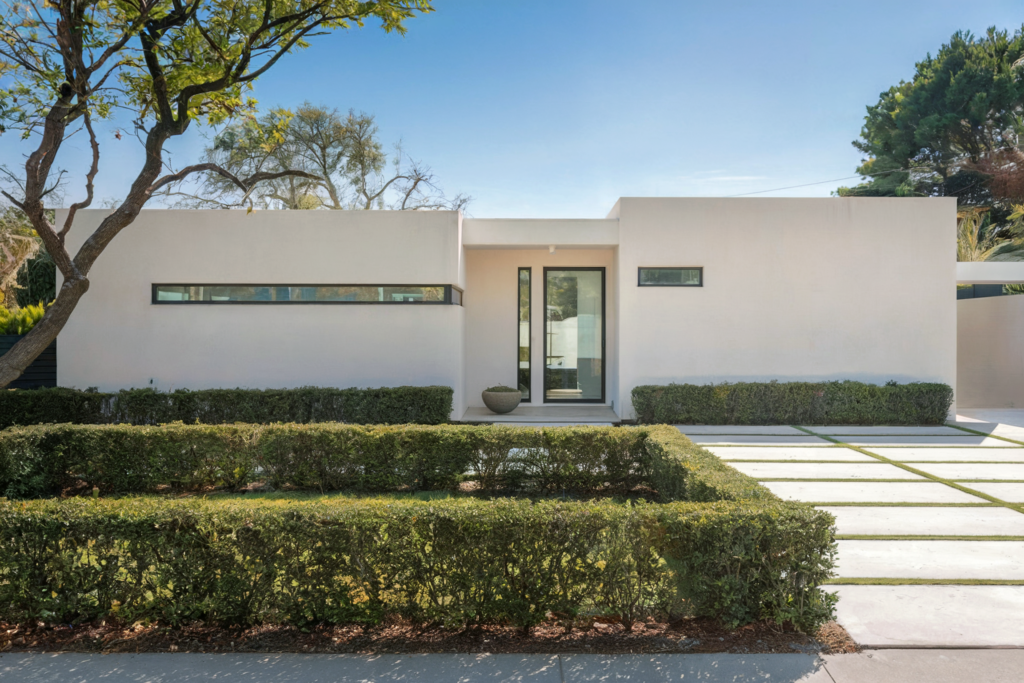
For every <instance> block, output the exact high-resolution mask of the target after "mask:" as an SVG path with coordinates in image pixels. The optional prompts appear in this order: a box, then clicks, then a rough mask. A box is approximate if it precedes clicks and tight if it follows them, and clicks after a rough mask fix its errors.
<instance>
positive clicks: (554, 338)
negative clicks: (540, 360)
mask: <svg viewBox="0 0 1024 683" xmlns="http://www.w3.org/2000/svg"><path fill="white" fill-rule="evenodd" d="M544 317H545V321H544V355H545V360H544V402H545V403H557V402H560V401H561V402H567V403H588V402H589V403H603V402H604V268H545V269H544Z"/></svg>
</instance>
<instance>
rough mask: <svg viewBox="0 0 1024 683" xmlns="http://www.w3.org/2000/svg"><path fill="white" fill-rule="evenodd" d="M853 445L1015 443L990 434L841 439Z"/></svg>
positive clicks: (987, 445)
mask: <svg viewBox="0 0 1024 683" xmlns="http://www.w3.org/2000/svg"><path fill="white" fill-rule="evenodd" d="M840 440H841V441H843V442H844V443H848V444H851V445H853V446H970V447H972V448H1006V447H1008V446H1009V447H1011V448H1013V447H1014V445H1013V444H1012V443H1010V442H1009V441H1003V440H1002V439H993V438H992V437H990V436H976V435H970V434H965V435H964V436H849V437H843V438H842V439H840Z"/></svg>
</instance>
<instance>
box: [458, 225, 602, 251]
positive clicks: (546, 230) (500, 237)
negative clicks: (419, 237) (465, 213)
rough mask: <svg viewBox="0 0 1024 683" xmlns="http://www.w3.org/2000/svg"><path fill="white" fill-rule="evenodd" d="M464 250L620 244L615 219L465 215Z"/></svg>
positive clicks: (574, 247)
mask: <svg viewBox="0 0 1024 683" xmlns="http://www.w3.org/2000/svg"><path fill="white" fill-rule="evenodd" d="M462 245H463V246H464V247H465V248H466V249H549V248H550V247H555V248H556V249H608V248H611V247H617V246H618V245H619V221H618V219H614V218H613V219H576V218H567V219H559V218H554V219H515V218H465V219H463V221H462Z"/></svg>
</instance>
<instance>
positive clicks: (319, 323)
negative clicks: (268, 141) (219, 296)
mask: <svg viewBox="0 0 1024 683" xmlns="http://www.w3.org/2000/svg"><path fill="white" fill-rule="evenodd" d="M64 213H65V212H58V218H57V220H58V223H62V222H63V220H64V216H63V215H62V214H64ZM107 213H108V212H106V211H99V210H93V211H82V212H79V213H78V216H77V217H76V220H75V227H74V229H73V230H72V231H71V233H70V234H69V236H68V246H69V248H70V249H71V253H72V254H73V253H74V252H75V250H76V249H77V248H78V246H79V245H80V244H81V242H82V241H84V239H85V238H86V237H87V236H88V235H89V234H90V233H91V232H92V230H93V229H94V228H95V226H96V225H98V223H99V221H100V220H102V218H103V217H104V216H106V215H107ZM460 228H461V225H460V217H459V214H458V213H455V212H429V213H427V212H388V211H374V212H369V211H352V212H348V211H256V212H254V213H252V214H248V215H247V214H246V213H245V212H244V211H172V210H152V211H143V212H142V213H141V214H140V216H139V218H138V219H137V220H136V221H135V222H134V223H133V224H132V225H130V226H129V227H128V228H126V229H125V230H124V231H123V232H122V233H121V234H119V235H118V236H117V237H115V238H114V240H113V241H112V242H111V243H110V246H109V247H108V248H107V249H106V251H105V252H104V253H103V255H102V256H100V258H99V260H98V261H97V262H96V264H95V266H94V267H93V270H92V272H91V273H90V274H89V280H90V283H91V284H90V288H89V291H88V293H86V295H85V296H84V297H83V298H82V300H81V303H80V304H79V305H78V308H77V309H76V310H75V312H74V314H73V315H72V316H71V320H70V321H69V322H68V324H67V326H66V327H65V329H64V331H63V332H62V333H61V336H60V363H59V367H58V383H59V384H60V385H61V386H72V387H78V388H82V389H84V388H86V387H98V388H99V389H102V390H114V389H121V388H129V387H155V388H157V389H160V390H164V391H166V390H172V389H181V388H185V389H205V388H217V387H229V388H230V387H250V388H285V387H300V386H310V385H312V386H333V387H353V386H354V387H381V386H399V385H415V386H424V385H431V384H439V385H446V386H450V387H453V388H454V389H455V406H454V410H453V416H455V417H460V416H461V415H462V413H463V412H464V405H463V399H462V388H463V374H462V373H463V361H462V358H463V352H464V351H463V340H464V330H463V328H464V310H463V308H462V307H461V306H426V305H424V306H419V305H344V304H342V305H328V304H286V305H154V304H153V303H152V302H151V287H152V285H153V284H154V283H179V284H186V283H192V284H290V285H296V284H323V285H330V284H378V285H384V284H393V285H394V284H423V285H448V284H450V285H457V286H460V287H464V285H465V283H464V275H463V273H464V267H463V264H462V250H461V248H460V246H459V245H460V234H459V232H460Z"/></svg>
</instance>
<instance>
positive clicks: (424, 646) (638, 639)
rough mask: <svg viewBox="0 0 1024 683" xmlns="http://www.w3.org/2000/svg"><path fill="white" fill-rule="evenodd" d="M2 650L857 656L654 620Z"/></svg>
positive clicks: (194, 635)
mask: <svg viewBox="0 0 1024 683" xmlns="http://www.w3.org/2000/svg"><path fill="white" fill-rule="evenodd" d="M0 651H7V652H57V651H64V652H105V653H110V652H308V653H311V652H317V653H338V654H340V653H359V654H389V653H393V654H408V653H427V652H449V653H451V652H463V653H482V652H489V653H552V654H554V653H593V654H627V653H637V654H644V653H670V652H676V653H679V652H732V653H778V652H807V653H817V652H822V653H841V652H856V651H857V646H856V644H855V643H854V642H853V640H852V639H851V638H850V636H849V634H847V633H846V631H845V630H844V629H843V628H842V627H841V626H839V625H838V624H836V623H835V622H830V623H829V624H826V625H825V626H824V627H822V629H821V630H820V631H819V632H818V633H817V634H816V635H815V637H814V638H811V637H809V636H807V635H805V634H803V633H800V632H798V631H796V630H794V629H792V628H789V627H787V626H778V625H776V624H771V623H763V622H760V623H754V624H749V625H747V626H743V627H741V628H738V629H731V630H730V629H727V628H725V627H723V626H722V625H721V624H719V623H718V622H716V621H713V620H710V619H682V620H680V621H676V622H671V623H658V622H655V621H646V622H642V623H636V624H634V626H633V630H632V631H627V630H626V629H625V628H624V627H623V625H622V624H621V623H617V622H616V621H614V620H611V619H595V620H594V621H593V622H592V623H590V624H588V625H585V626H583V627H580V626H576V627H573V628H572V629H571V630H569V631H568V632H567V631H566V629H565V627H564V626H562V625H560V624H558V623H556V622H550V623H545V624H541V625H540V626H536V627H534V628H533V629H531V630H530V633H529V635H526V634H524V632H523V631H522V630H521V629H515V628H511V627H507V626H483V627H480V628H476V629H472V628H471V629H452V630H450V629H443V628H438V627H423V626H420V625H415V624H410V623H404V622H399V621H395V622H392V623H387V624H382V625H380V626H374V627H371V628H367V629H364V628H363V627H361V626H321V627H316V628H312V629H309V630H302V629H298V628H295V627H293V626H277V625H263V626H253V627H249V628H224V627H217V626H211V625H206V624H202V623H196V624H192V625H188V626H178V627H173V628H172V627H167V626H162V625H160V624H153V623H149V624H145V623H141V622H140V623H135V624H128V623H118V622H116V621H111V620H105V621H99V622H93V623H85V624H77V625H74V626H72V625H67V624H61V625H49V624H43V623H34V624H11V623H5V622H0Z"/></svg>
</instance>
